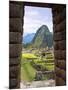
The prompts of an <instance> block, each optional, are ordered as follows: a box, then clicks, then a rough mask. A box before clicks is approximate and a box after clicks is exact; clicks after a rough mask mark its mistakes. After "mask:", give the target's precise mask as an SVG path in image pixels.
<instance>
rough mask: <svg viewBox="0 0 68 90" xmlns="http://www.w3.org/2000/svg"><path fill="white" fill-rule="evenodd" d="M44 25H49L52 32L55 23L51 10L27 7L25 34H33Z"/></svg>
mask: <svg viewBox="0 0 68 90" xmlns="http://www.w3.org/2000/svg"><path fill="white" fill-rule="evenodd" d="M43 24H45V25H47V26H48V28H49V30H50V31H51V32H52V31H53V30H52V29H53V23H52V15H51V10H50V9H46V8H45V9H44V10H43V8H40V9H38V7H25V16H24V27H23V28H24V33H33V32H36V31H37V29H38V28H39V27H40V26H42V25H43Z"/></svg>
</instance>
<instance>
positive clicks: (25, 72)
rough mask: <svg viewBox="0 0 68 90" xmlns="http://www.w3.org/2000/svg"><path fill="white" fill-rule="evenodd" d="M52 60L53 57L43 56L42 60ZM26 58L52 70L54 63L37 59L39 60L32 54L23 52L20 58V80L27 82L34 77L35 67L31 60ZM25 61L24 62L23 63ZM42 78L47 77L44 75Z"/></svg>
mask: <svg viewBox="0 0 68 90" xmlns="http://www.w3.org/2000/svg"><path fill="white" fill-rule="evenodd" d="M44 59H45V60H53V58H52V59H51V58H48V59H46V58H45V57H44V58H43V60H44ZM28 60H33V61H34V63H35V64H38V65H41V66H42V67H43V68H47V69H48V70H54V63H45V62H41V63H39V62H38V61H41V58H40V57H38V56H36V55H34V54H32V53H23V54H22V58H21V80H23V81H25V82H27V81H29V82H31V81H33V80H34V78H35V74H36V69H35V68H34V67H33V66H32V65H31V62H28ZM25 62H26V63H25ZM43 79H47V78H46V77H45V78H44V77H43Z"/></svg>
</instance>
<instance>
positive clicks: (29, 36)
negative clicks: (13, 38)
mask: <svg viewBox="0 0 68 90" xmlns="http://www.w3.org/2000/svg"><path fill="white" fill-rule="evenodd" d="M34 35H35V33H30V34H27V35H25V36H24V37H23V43H24V44H27V43H31V41H32V39H33V37H34Z"/></svg>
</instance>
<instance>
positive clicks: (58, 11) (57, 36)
mask: <svg viewBox="0 0 68 90" xmlns="http://www.w3.org/2000/svg"><path fill="white" fill-rule="evenodd" d="M25 5H26V6H38V7H45V8H46V7H47V8H52V13H53V31H54V55H55V81H56V86H63V85H66V5H65V4H50V3H37V2H36V3H35V2H23V1H22V2H17V1H9V88H20V53H21V51H22V34H23V16H24V6H25Z"/></svg>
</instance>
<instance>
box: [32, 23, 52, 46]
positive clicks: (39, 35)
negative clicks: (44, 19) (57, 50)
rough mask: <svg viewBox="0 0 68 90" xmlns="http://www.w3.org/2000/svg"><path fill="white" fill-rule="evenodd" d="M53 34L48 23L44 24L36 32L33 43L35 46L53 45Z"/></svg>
mask: <svg viewBox="0 0 68 90" xmlns="http://www.w3.org/2000/svg"><path fill="white" fill-rule="evenodd" d="M52 36H53V35H52V34H51V32H50V31H49V29H48V27H47V26H46V25H42V26H41V27H40V28H39V29H38V30H37V32H36V34H35V36H34V38H33V40H32V43H33V44H34V46H35V47H47V46H48V47H52V43H53V37H52Z"/></svg>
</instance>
